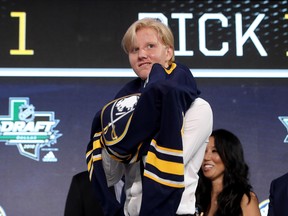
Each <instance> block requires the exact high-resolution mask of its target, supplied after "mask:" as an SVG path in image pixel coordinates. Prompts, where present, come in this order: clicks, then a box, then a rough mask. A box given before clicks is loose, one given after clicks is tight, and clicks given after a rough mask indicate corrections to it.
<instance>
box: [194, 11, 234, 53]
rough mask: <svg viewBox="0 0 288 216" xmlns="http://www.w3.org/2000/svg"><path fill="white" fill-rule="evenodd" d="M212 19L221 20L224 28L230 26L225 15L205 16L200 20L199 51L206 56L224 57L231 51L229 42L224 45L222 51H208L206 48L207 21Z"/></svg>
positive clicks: (211, 14) (212, 14)
mask: <svg viewBox="0 0 288 216" xmlns="http://www.w3.org/2000/svg"><path fill="white" fill-rule="evenodd" d="M211 19H218V20H220V21H221V24H222V27H227V26H228V20H227V18H226V17H225V16H224V15H223V14H220V13H215V14H214V13H210V14H203V16H202V17H200V19H199V49H200V51H201V52H202V53H203V54H204V55H205V56H224V55H225V54H226V53H227V52H228V50H229V45H228V43H227V42H223V43H222V48H221V49H220V50H208V49H207V47H206V21H208V20H211Z"/></svg>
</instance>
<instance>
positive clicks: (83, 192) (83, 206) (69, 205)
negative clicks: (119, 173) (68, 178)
mask: <svg viewBox="0 0 288 216" xmlns="http://www.w3.org/2000/svg"><path fill="white" fill-rule="evenodd" d="M64 216H103V211H102V208H101V206H100V204H99V202H98V200H97V199H96V197H95V196H94V194H93V191H92V185H91V182H90V181H89V174H88V171H85V172H81V173H78V174H77V175H75V176H73V178H72V182H71V185H70V188H69V191H68V195H67V199H66V205H65V211H64Z"/></svg>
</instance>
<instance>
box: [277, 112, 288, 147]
mask: <svg viewBox="0 0 288 216" xmlns="http://www.w3.org/2000/svg"><path fill="white" fill-rule="evenodd" d="M278 119H279V120H280V121H281V122H282V124H283V125H284V126H285V127H286V129H287V132H288V116H279V117H278ZM284 143H288V135H287V136H286V137H285V139H284Z"/></svg>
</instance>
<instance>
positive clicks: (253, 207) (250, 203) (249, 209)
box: [241, 192, 261, 216]
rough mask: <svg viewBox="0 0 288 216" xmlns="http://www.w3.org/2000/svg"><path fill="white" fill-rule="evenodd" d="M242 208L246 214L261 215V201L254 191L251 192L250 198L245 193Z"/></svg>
mask: <svg viewBox="0 0 288 216" xmlns="http://www.w3.org/2000/svg"><path fill="white" fill-rule="evenodd" d="M241 208H242V211H243V215H244V216H248V215H251V216H252V215H253V216H260V215H261V213H260V209H259V201H258V198H257V195H256V194H255V193H254V192H250V199H249V197H248V196H247V194H244V195H243V197H242V200H241Z"/></svg>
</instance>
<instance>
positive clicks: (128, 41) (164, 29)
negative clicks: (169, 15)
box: [121, 18, 175, 64]
mask: <svg viewBox="0 0 288 216" xmlns="http://www.w3.org/2000/svg"><path fill="white" fill-rule="evenodd" d="M142 28H151V29H154V30H155V31H156V32H157V34H158V36H159V38H160V40H161V42H162V43H163V44H164V45H165V46H169V47H170V48H172V50H173V55H172V58H171V59H170V61H169V64H171V63H172V62H173V61H174V60H175V56H174V36H173V33H172V31H171V29H170V28H169V27H168V26H167V25H165V24H164V23H162V22H161V21H160V20H159V19H155V18H143V19H140V20H137V21H135V22H134V23H133V24H132V25H131V26H130V27H129V28H128V30H127V31H126V33H125V34H124V36H123V38H122V43H121V45H122V48H123V50H124V51H125V53H127V54H128V53H129V51H130V50H131V49H132V48H133V45H134V41H135V37H136V32H137V31H138V30H139V29H142Z"/></svg>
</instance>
